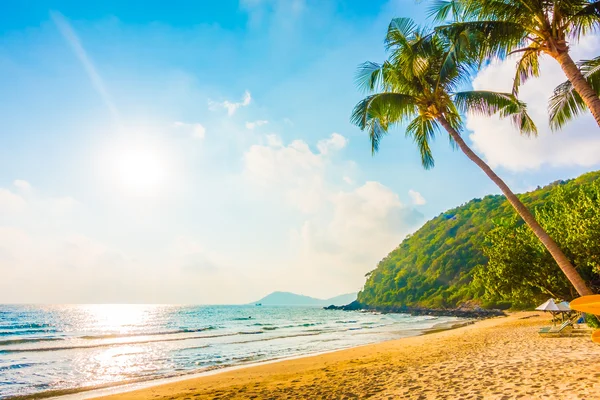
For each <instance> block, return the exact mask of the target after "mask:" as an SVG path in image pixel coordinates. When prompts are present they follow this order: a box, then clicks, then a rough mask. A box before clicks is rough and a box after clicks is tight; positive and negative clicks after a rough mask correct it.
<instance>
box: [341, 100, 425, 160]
mask: <svg viewBox="0 0 600 400" xmlns="http://www.w3.org/2000/svg"><path fill="white" fill-rule="evenodd" d="M415 112H416V100H415V98H414V97H413V96H410V95H406V94H401V93H391V92H384V93H377V94H374V95H371V96H367V97H365V98H364V99H363V100H361V101H360V102H358V104H357V105H356V106H355V107H354V110H353V112H352V116H351V117H350V121H351V122H352V123H353V124H355V125H356V126H358V127H359V128H360V129H361V130H367V131H368V132H369V137H370V139H371V151H372V152H373V153H375V152H377V151H378V150H379V142H380V141H381V139H382V138H383V136H384V135H385V134H387V132H388V129H389V128H390V126H391V125H394V124H397V123H400V122H402V121H404V120H406V119H407V118H409V117H410V116H411V115H413V114H414V113H415Z"/></svg>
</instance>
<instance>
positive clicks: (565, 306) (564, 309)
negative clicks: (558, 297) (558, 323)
mask: <svg viewBox="0 0 600 400" xmlns="http://www.w3.org/2000/svg"><path fill="white" fill-rule="evenodd" d="M557 306H558V308H560V310H561V311H562V312H571V311H573V310H571V307H569V303H567V302H566V301H563V302H560V303H558V304H557Z"/></svg>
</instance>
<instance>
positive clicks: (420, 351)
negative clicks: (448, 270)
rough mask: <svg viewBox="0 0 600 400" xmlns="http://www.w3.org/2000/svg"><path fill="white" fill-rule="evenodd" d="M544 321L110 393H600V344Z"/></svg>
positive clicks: (498, 324) (527, 316)
mask: <svg viewBox="0 0 600 400" xmlns="http://www.w3.org/2000/svg"><path fill="white" fill-rule="evenodd" d="M532 315H538V316H533V317H531V316H532ZM547 322H548V316H544V315H539V314H536V313H517V314H513V315H511V316H509V317H506V318H494V319H489V320H485V321H480V322H477V323H475V324H473V325H469V326H466V327H462V328H458V329H453V330H449V331H444V332H437V333H433V334H429V335H425V336H419V337H413V338H406V339H399V340H395V341H390V342H385V343H379V344H374V345H368V346H363V347H358V348H354V349H348V350H341V351H337V352H334V353H329V354H324V355H319V356H312V357H305V358H300V359H294V360H287V361H281V362H276V363H271V364H265V365H259V366H253V367H248V368H242V369H238V370H233V371H228V372H223V373H220V374H216V375H212V376H205V377H200V378H195V379H190V380H185V381H180V382H176V383H171V384H166V385H162V386H155V387H151V388H147V389H142V390H138V391H135V392H129V393H122V394H117V395H113V396H110V397H105V398H104V399H111V400H113V399H126V400H141V399H177V400H196V399H365V398H373V399H513V398H521V399H600V346H598V345H595V344H594V343H592V342H591V340H590V338H589V336H587V335H586V336H584V337H562V338H542V337H540V336H539V335H538V334H537V330H538V328H539V327H540V326H543V325H544V324H547Z"/></svg>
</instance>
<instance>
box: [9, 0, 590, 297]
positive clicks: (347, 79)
mask: <svg viewBox="0 0 600 400" xmlns="http://www.w3.org/2000/svg"><path fill="white" fill-rule="evenodd" d="M424 8H425V6H424V5H423V4H416V3H414V2H413V1H412V0H395V1H349V2H348V1H344V2H342V1H339V2H336V1H327V2H322V1H310V0H290V1H278V0H242V1H222V2H191V1H171V2H169V4H168V7H166V6H165V3H164V2H159V1H144V2H142V1H135V2H134V1H128V2H117V1H105V2H95V4H90V2H87V3H86V2H83V3H82V2H75V1H30V2H11V4H9V5H8V7H6V5H5V7H4V11H3V13H2V15H0V86H1V87H2V88H3V90H2V91H1V92H0V104H2V107H0V239H2V240H0V271H1V272H2V275H3V276H4V277H8V278H9V279H3V280H2V282H0V302H177V303H181V302H184V303H215V302H219V303H232V302H249V301H252V300H254V299H255V298H259V297H261V296H262V295H264V294H266V293H267V292H269V291H272V290H290V291H295V292H300V293H304V294H308V295H314V296H321V297H330V296H333V295H336V294H339V293H343V292H350V291H357V290H358V289H360V287H361V285H362V283H363V282H364V278H363V276H364V274H365V273H366V272H368V271H369V270H371V269H373V268H374V267H375V265H376V263H377V261H378V260H380V259H381V258H383V257H384V256H385V255H386V254H387V253H388V252H389V250H391V249H393V248H394V247H395V246H396V245H397V244H398V243H399V242H400V241H401V240H402V238H403V237H404V236H405V235H406V234H407V233H409V232H412V231H414V230H416V229H417V228H418V227H419V226H420V225H421V224H422V223H424V222H425V221H426V220H427V219H429V218H431V217H433V216H435V215H437V214H439V213H441V212H443V211H444V210H446V209H448V208H451V207H455V206H457V205H460V204H461V203H464V202H466V201H468V200H470V199H471V198H473V197H481V196H484V195H486V194H489V193H497V192H498V190H497V188H496V187H495V186H494V185H493V184H492V183H491V182H490V181H489V180H488V179H487V178H486V177H485V175H484V174H483V173H482V172H480V171H479V170H478V169H477V167H476V166H474V165H472V164H471V163H470V162H469V161H468V160H467V159H466V157H464V156H463V155H462V154H460V153H459V152H456V151H453V150H452V149H450V148H449V146H448V142H447V140H446V138H445V137H443V136H440V137H439V138H438V140H437V141H436V142H435V144H434V154H435V157H436V167H435V168H434V169H433V170H430V171H425V170H423V169H422V168H421V165H420V161H419V157H418V153H417V152H416V151H415V147H414V145H413V143H411V142H410V141H409V140H406V139H405V138H404V135H403V132H402V130H401V129H398V130H395V131H394V132H393V134H392V135H390V136H389V137H387V138H385V140H384V142H383V143H382V146H381V151H380V152H379V154H377V155H376V156H372V155H371V153H370V146H369V142H368V138H367V136H366V135H365V134H363V133H362V132H360V131H359V130H358V129H357V128H356V127H354V126H352V125H351V124H350V123H349V116H350V113H351V110H352V108H353V106H354V105H355V104H356V103H357V101H358V100H360V98H361V95H362V94H361V93H359V92H358V91H357V90H356V88H355V86H354V84H353V78H354V73H355V71H356V67H357V65H358V64H359V63H361V62H363V61H366V60H372V61H381V60H383V59H384V57H385V52H384V48H383V37H384V35H385V30H386V27H387V24H388V23H389V21H390V19H391V18H392V17H396V16H410V17H413V18H414V19H416V20H417V21H423V20H424V14H425V10H424ZM592 39H593V38H592ZM592 39H589V40H587V41H586V42H585V43H583V44H582V45H581V46H580V47H581V48H580V49H579V48H578V49H576V54H577V55H581V57H583V56H585V55H586V54H596V52H597V44H595V43H596V42H597V41H596V42H595V41H594V40H592ZM513 64H514V63H511V62H510V61H506V62H499V63H496V64H493V65H491V66H490V67H488V68H487V69H486V70H485V71H483V72H482V73H480V74H479V75H478V76H477V77H474V85H475V86H477V87H482V88H490V86H493V88H494V89H502V90H507V89H506V88H507V87H508V88H510V75H511V68H513ZM543 71H544V70H543ZM546 71H547V73H546V74H545V75H544V78H543V79H539V80H537V81H535V82H532V83H531V84H528V85H529V86H527V85H526V87H524V89H523V96H524V97H525V98H526V100H528V101H531V103H532V104H531V107H532V109H533V110H534V111H535V110H537V111H538V114H537V116H538V117H539V118H540V119H543V117H544V115H543V114H544V111H545V110H544V107H545V100H544V96H546V97H547V94H548V93H547V91H548V88H550V89H551V88H552V87H553V85H555V84H556V83H558V82H560V81H561V80H562V79H563V77H562V76H561V75H560V70H556V68H555V66H554V65H551V62H550V63H549V64H548V66H547V67H546ZM528 96H529V97H528ZM590 121H591V119H590V118H588V117H585V118H582V119H581V120H579V121H577V122H576V123H575V124H573V125H572V126H571V128H569V129H571V131H569V129H567V130H565V132H561V133H556V134H549V133H546V132H542V135H541V137H540V138H539V139H537V140H529V139H522V138H519V137H518V135H517V134H516V133H515V132H514V130H512V128H511V127H510V126H509V125H507V124H506V123H505V121H497V120H494V119H485V120H482V119H481V118H475V117H472V118H469V120H468V126H469V128H470V129H471V132H467V133H466V134H467V135H468V136H467V137H468V139H469V141H470V143H471V144H472V145H473V146H474V148H475V149H476V150H478V152H479V153H480V154H481V155H482V156H483V157H484V158H485V159H487V160H488V161H490V163H491V165H492V166H493V167H494V168H496V169H497V171H498V172H499V173H500V174H501V175H502V176H503V177H504V178H505V179H506V181H507V182H508V183H509V184H510V185H511V186H512V188H513V189H514V190H515V191H525V190H530V189H532V188H534V187H535V186H537V185H544V184H547V183H549V182H551V181H553V180H556V179H565V178H570V177H574V176H577V175H579V174H580V173H583V172H585V171H589V170H594V169H597V168H598V164H599V162H600V156H597V155H596V154H600V151H599V150H600V147H599V142H598V140H597V139H596V135H595V132H593V130H594V129H597V127H595V126H594V125H593V123H592V122H590Z"/></svg>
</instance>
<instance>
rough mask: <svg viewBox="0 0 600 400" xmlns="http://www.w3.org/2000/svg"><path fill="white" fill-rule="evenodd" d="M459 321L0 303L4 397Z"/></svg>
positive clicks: (292, 310) (388, 336)
mask: <svg viewBox="0 0 600 400" xmlns="http://www.w3.org/2000/svg"><path fill="white" fill-rule="evenodd" d="M457 320H458V319H457V318H453V317H432V316H415V317H413V316H410V315H407V314H379V313H369V312H358V311H338V310H324V309H322V308H320V307H283V306H282V307H275V306H255V305H249V306H188V305H186V306H182V305H137V304H136V305H129V304H110V305H106V304H102V305H48V306H37V305H0V399H10V398H13V397H17V396H28V395H35V394H40V393H43V394H45V395H48V396H55V395H60V394H67V393H71V394H72V393H77V392H84V391H87V390H90V389H97V388H103V387H111V386H116V385H122V384H125V383H132V382H151V381H155V380H157V379H164V378H177V377H185V376H187V375H190V374H198V373H202V372H207V371H214V370H216V369H222V368H227V367H234V366H240V365H246V364H254V363H260V362H265V361H269V360H277V359H285V358H292V357H297V356H303V355H309V354H316V353H323V352H329V351H333V350H338V349H344V348H349V347H354V346H360V345H364V344H369V343H376V342H382V341H386V340H392V339H397V338H402V337H407V336H415V335H419V334H422V333H424V332H426V331H427V330H430V329H432V328H434V327H436V326H439V325H440V324H451V323H453V322H454V321H457Z"/></svg>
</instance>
